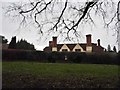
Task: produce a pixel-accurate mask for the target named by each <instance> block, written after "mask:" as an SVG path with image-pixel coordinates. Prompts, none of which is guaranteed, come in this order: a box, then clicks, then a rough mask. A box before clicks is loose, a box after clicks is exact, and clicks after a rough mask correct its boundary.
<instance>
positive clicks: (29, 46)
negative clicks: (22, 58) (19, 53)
mask: <svg viewBox="0 0 120 90" xmlns="http://www.w3.org/2000/svg"><path fill="white" fill-rule="evenodd" d="M16 49H25V50H35V47H34V45H33V44H30V43H28V42H27V41H26V40H23V39H21V40H20V41H18V42H17V43H16Z"/></svg>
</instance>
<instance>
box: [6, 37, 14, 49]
mask: <svg viewBox="0 0 120 90" xmlns="http://www.w3.org/2000/svg"><path fill="white" fill-rule="evenodd" d="M8 48H9V49H15V48H16V36H15V37H12V40H11V42H10V44H9V47H8Z"/></svg>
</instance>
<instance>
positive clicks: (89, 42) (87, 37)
mask: <svg viewBox="0 0 120 90" xmlns="http://www.w3.org/2000/svg"><path fill="white" fill-rule="evenodd" d="M86 42H87V46H91V45H92V44H91V34H88V35H86Z"/></svg>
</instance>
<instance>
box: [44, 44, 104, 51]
mask: <svg viewBox="0 0 120 90" xmlns="http://www.w3.org/2000/svg"><path fill="white" fill-rule="evenodd" d="M77 44H79V45H80V46H81V47H82V48H83V50H84V51H86V45H87V44H86V43H75V44H65V45H67V46H68V48H69V49H70V51H72V50H73V48H74V47H75V46H76V45H77ZM63 45H64V44H57V50H58V51H60V49H61V48H62V46H63ZM92 47H93V51H94V50H95V49H97V48H101V49H104V48H103V47H102V46H97V44H96V43H92ZM44 51H52V47H49V46H48V47H45V48H44Z"/></svg>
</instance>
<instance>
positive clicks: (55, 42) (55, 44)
mask: <svg viewBox="0 0 120 90" xmlns="http://www.w3.org/2000/svg"><path fill="white" fill-rule="evenodd" d="M53 47H57V37H53Z"/></svg>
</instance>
